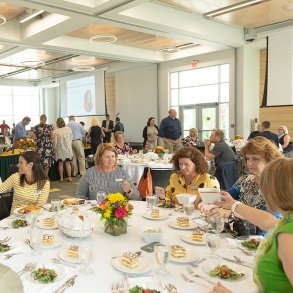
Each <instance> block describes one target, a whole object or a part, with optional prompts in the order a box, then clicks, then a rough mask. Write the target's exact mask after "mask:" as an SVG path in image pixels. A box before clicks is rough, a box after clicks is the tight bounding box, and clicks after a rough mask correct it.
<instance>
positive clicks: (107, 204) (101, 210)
mask: <svg viewBox="0 0 293 293" xmlns="http://www.w3.org/2000/svg"><path fill="white" fill-rule="evenodd" d="M92 210H93V211H94V212H95V213H97V214H101V220H105V227H104V228H105V229H104V231H105V232H106V233H108V234H111V235H113V236H118V235H121V234H125V233H127V222H126V219H127V217H129V216H131V215H132V210H133V206H132V205H131V204H130V203H128V200H127V198H126V197H124V196H123V194H121V193H111V194H108V196H107V198H105V199H104V200H102V201H101V202H99V203H98V204H97V205H96V206H95V207H93V208H92Z"/></svg>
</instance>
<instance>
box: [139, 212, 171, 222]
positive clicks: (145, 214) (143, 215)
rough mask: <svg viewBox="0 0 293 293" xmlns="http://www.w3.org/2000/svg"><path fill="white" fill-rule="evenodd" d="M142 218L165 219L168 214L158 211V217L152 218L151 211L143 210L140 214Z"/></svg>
mask: <svg viewBox="0 0 293 293" xmlns="http://www.w3.org/2000/svg"><path fill="white" fill-rule="evenodd" d="M141 216H142V217H143V218H146V219H149V220H164V219H167V218H168V217H169V216H168V214H166V213H163V212H162V211H160V214H159V217H157V218H154V217H152V216H151V212H145V213H143V214H142V215H141Z"/></svg>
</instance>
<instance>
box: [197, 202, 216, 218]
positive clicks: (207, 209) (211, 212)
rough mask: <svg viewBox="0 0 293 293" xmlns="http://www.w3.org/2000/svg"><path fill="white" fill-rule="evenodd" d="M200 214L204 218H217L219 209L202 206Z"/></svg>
mask: <svg viewBox="0 0 293 293" xmlns="http://www.w3.org/2000/svg"><path fill="white" fill-rule="evenodd" d="M199 210H200V212H201V213H202V214H205V215H206V216H209V217H210V216H219V215H220V208H219V207H218V206H216V205H214V204H205V203H204V204H202V205H201V207H200V209H199Z"/></svg>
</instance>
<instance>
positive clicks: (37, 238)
mask: <svg viewBox="0 0 293 293" xmlns="http://www.w3.org/2000/svg"><path fill="white" fill-rule="evenodd" d="M42 237H43V233H42V230H41V229H38V228H36V227H33V228H32V229H31V230H30V231H29V240H30V246H31V248H32V251H31V254H32V255H37V254H40V244H41V241H42Z"/></svg>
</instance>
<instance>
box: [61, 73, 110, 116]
mask: <svg viewBox="0 0 293 293" xmlns="http://www.w3.org/2000/svg"><path fill="white" fill-rule="evenodd" d="M104 78H105V73H104V72H97V73H96V74H95V75H92V76H86V77H81V78H75V79H70V80H65V81H62V82H61V83H60V88H61V107H60V111H61V113H60V114H61V117H66V116H70V115H74V116H97V115H105V113H106V105H105V87H104Z"/></svg>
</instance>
